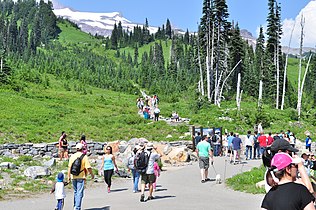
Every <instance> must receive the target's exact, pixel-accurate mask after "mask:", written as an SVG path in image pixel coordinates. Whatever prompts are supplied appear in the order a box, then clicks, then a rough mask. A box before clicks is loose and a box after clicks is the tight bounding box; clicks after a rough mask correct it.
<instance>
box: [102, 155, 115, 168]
mask: <svg viewBox="0 0 316 210" xmlns="http://www.w3.org/2000/svg"><path fill="white" fill-rule="evenodd" d="M112 157H113V155H104V166H103V169H104V170H112V169H114V164H113V160H112Z"/></svg>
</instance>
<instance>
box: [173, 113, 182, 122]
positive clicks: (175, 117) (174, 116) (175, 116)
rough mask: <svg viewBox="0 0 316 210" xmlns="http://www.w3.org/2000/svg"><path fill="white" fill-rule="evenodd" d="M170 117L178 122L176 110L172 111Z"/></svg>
mask: <svg viewBox="0 0 316 210" xmlns="http://www.w3.org/2000/svg"><path fill="white" fill-rule="evenodd" d="M171 119H173V120H174V121H175V122H179V119H180V117H179V114H178V113H177V112H173V113H172V115H171Z"/></svg>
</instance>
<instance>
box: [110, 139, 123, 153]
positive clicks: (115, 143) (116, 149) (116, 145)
mask: <svg viewBox="0 0 316 210" xmlns="http://www.w3.org/2000/svg"><path fill="white" fill-rule="evenodd" d="M108 145H109V146H111V147H112V152H113V153H117V152H119V145H120V141H113V142H109V143H108Z"/></svg>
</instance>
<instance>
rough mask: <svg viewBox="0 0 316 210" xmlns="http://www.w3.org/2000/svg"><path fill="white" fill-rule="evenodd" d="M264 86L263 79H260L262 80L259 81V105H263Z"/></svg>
mask: <svg viewBox="0 0 316 210" xmlns="http://www.w3.org/2000/svg"><path fill="white" fill-rule="evenodd" d="M262 87H263V82H262V80H260V82H259V97H258V107H260V106H262Z"/></svg>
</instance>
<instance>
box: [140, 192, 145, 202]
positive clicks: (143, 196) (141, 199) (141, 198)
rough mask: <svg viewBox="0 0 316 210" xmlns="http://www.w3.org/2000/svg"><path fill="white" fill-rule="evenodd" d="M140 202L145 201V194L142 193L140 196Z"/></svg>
mask: <svg viewBox="0 0 316 210" xmlns="http://www.w3.org/2000/svg"><path fill="white" fill-rule="evenodd" d="M140 202H145V195H144V194H142V195H141V196H140Z"/></svg>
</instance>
